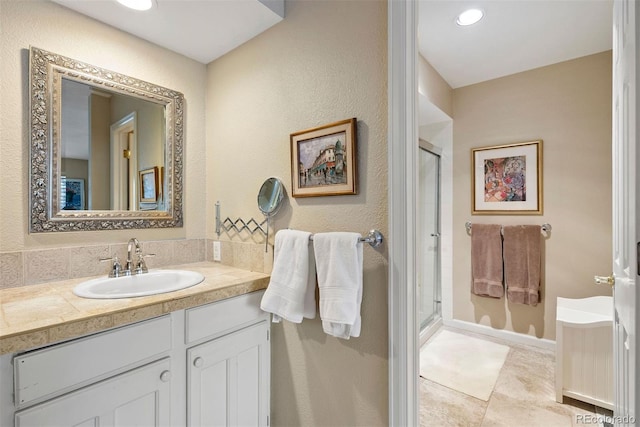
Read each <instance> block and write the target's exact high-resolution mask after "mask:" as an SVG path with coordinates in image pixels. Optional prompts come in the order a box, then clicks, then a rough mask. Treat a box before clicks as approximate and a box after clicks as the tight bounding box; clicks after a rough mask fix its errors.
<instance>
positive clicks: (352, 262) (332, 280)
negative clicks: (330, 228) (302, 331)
mask: <svg viewBox="0 0 640 427" xmlns="http://www.w3.org/2000/svg"><path fill="white" fill-rule="evenodd" d="M360 237H361V236H360V234H357V233H341V232H336V233H316V234H315V235H314V236H313V246H314V252H315V257H316V268H317V271H318V288H319V289H320V303H319V305H320V318H321V319H322V329H323V330H324V331H325V332H326V333H327V334H329V335H332V336H334V337H338V338H343V339H349V337H359V336H360V329H361V318H360V305H361V304H362V261H363V260H362V244H361V243H360V242H359V239H360Z"/></svg>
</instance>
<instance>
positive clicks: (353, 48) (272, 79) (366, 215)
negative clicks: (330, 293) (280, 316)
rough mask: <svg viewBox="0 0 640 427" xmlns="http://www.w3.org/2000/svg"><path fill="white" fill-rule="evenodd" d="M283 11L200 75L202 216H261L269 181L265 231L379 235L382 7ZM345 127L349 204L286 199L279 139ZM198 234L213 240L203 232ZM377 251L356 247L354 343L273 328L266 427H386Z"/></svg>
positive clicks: (383, 211) (310, 327) (383, 214)
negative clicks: (216, 208) (358, 309)
mask: <svg viewBox="0 0 640 427" xmlns="http://www.w3.org/2000/svg"><path fill="white" fill-rule="evenodd" d="M286 11H287V12H286V13H287V16H286V19H284V21H282V22H281V23H279V24H277V25H276V26H274V27H273V28H271V29H270V30H268V31H267V32H265V33H263V34H262V35H260V36H258V37H256V38H254V39H253V40H251V41H249V42H247V43H245V44H244V45H243V46H241V47H239V48H238V49H236V50H234V51H232V52H230V53H228V54H227V55H225V56H224V57H222V58H220V59H218V60H216V61H214V62H213V63H211V64H209V66H208V84H207V142H208V145H209V147H210V151H209V152H208V155H207V210H208V212H209V214H208V217H209V218H213V204H214V203H215V201H216V200H220V202H221V204H222V216H223V217H226V216H231V217H234V218H235V217H243V218H250V217H252V216H253V217H260V216H261V214H260V211H259V210H258V208H257V204H256V195H257V192H258V189H259V187H260V185H261V183H262V181H263V180H264V179H266V178H267V177H269V176H277V177H279V178H281V179H282V180H283V182H284V184H285V187H286V189H287V193H288V195H289V196H288V198H287V199H285V206H284V208H283V209H282V210H281V211H280V212H279V213H278V216H277V218H276V220H275V221H274V225H275V226H274V228H276V229H282V228H287V227H288V228H295V229H302V230H308V231H311V232H320V231H355V232H361V233H366V232H367V230H369V229H370V228H374V227H375V228H378V229H380V230H381V231H382V232H383V233H386V230H387V144H386V132H387V82H386V79H387V58H386V52H387V39H386V35H387V34H386V19H387V12H386V11H387V4H386V2H384V1H367V2H362V1H339V2H336V1H313V2H310V1H294V2H288V3H287V4H286ZM349 117H357V119H358V169H359V188H360V191H359V194H358V195H355V196H338V197H316V198H304V199H300V198H298V199H294V198H292V197H291V196H290V194H291V176H290V171H291V166H290V146H289V144H290V143H289V135H290V133H292V132H295V131H299V130H303V129H308V128H311V127H315V126H319V125H323V124H326V123H331V122H334V121H338V120H342V119H346V118H349ZM209 153H210V154H209ZM207 226H208V228H207V237H208V238H214V237H215V233H214V232H213V222H208V223H207ZM221 238H222V239H229V238H233V239H234V240H238V241H240V240H247V241H251V240H252V239H251V238H250V237H247V236H245V235H244V234H243V235H241V236H227V235H223V236H222V237H221ZM255 241H257V242H259V241H262V238H261V237H260V238H255ZM384 251H385V249H384V246H383V249H382V250H381V251H380V250H374V249H372V248H371V247H369V246H366V247H365V248H364V297H363V304H362V321H363V326H362V335H361V336H360V337H359V338H352V339H351V340H349V341H344V340H338V339H336V338H331V337H329V336H327V335H325V334H324V333H323V332H322V327H321V324H320V322H319V320H317V319H316V320H305V321H304V322H303V323H302V324H301V325H294V324H291V323H286V322H285V323H284V324H274V325H273V334H272V337H273V340H272V416H273V418H272V420H273V425H274V426H275V425H277V426H284V425H287V426H301V425H305V426H313V425H318V426H319V425H333V426H337V425H343V426H347V425H348V426H355V425H367V426H373V425H385V424H387V423H388V410H387V405H388V399H387V389H388V387H387V351H388V350H387V343H388V339H387V262H386V253H385V252H384Z"/></svg>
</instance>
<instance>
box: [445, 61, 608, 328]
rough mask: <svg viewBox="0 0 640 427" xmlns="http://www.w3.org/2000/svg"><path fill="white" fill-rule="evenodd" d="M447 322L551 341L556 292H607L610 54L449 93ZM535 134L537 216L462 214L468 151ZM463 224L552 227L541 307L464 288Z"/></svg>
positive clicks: (466, 248) (466, 201) (467, 207)
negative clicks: (599, 278) (539, 159)
mask: <svg viewBox="0 0 640 427" xmlns="http://www.w3.org/2000/svg"><path fill="white" fill-rule="evenodd" d="M453 137H454V170H453V177H454V178H453V179H454V188H453V191H454V209H453V211H454V220H453V224H454V228H453V234H454V280H453V287H454V288H453V317H454V319H459V320H464V321H469V322H476V323H479V324H483V325H490V326H492V327H494V328H497V329H506V330H510V331H515V332H520V333H524V334H529V335H534V336H537V337H543V338H548V339H555V311H556V298H557V297H558V296H562V297H568V298H584V297H588V296H594V295H610V294H611V291H610V289H608V288H607V287H596V286H595V285H594V284H593V276H594V275H595V274H600V275H606V274H608V272H610V271H611V196H610V194H611V52H604V53H600V54H596V55H592V56H587V57H584V58H579V59H576V60H572V61H568V62H563V63H560V64H556V65H551V66H548V67H543V68H539V69H536V70H532V71H527V72H523V73H519V74H515V75H512V76H508V77H504V78H500V79H496V80H492V81H489V82H485V83H480V84H476V85H472V86H467V87H464V88H460V89H456V90H454V126H453ZM536 139H542V140H544V143H543V159H544V163H543V164H544V169H543V180H544V182H543V188H544V193H543V197H544V215H543V216H473V217H472V216H471V193H470V192H471V175H470V174H471V165H470V156H471V154H470V153H471V148H472V147H484V146H492V145H499V144H507V143H513V142H523V141H531V140H536ZM466 221H472V222H478V223H500V224H542V223H545V222H548V223H550V224H551V225H552V226H553V231H552V233H551V236H550V237H549V238H548V239H547V240H546V241H545V243H544V248H545V249H544V252H545V254H544V260H545V261H546V262H545V263H544V267H543V277H544V279H543V281H544V283H543V288H542V303H541V304H539V305H538V306H537V307H529V306H523V305H513V304H510V303H507V302H506V301H505V299H500V300H494V299H489V298H482V297H477V296H472V295H471V294H470V291H469V289H470V280H471V268H470V265H471V261H470V243H471V240H470V237H469V236H468V235H467V234H466V232H465V228H464V223H465V222H466Z"/></svg>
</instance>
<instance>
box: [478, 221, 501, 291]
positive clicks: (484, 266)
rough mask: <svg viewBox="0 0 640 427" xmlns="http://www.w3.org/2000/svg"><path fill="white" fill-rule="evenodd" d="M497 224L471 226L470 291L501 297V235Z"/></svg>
mask: <svg viewBox="0 0 640 427" xmlns="http://www.w3.org/2000/svg"><path fill="white" fill-rule="evenodd" d="M501 228H502V227H501V226H500V225H497V224H473V225H472V226H471V277H472V286H471V292H473V293H474V294H476V295H479V296H483V297H491V298H502V296H503V295H504V288H503V286H502V235H501V233H500V230H501Z"/></svg>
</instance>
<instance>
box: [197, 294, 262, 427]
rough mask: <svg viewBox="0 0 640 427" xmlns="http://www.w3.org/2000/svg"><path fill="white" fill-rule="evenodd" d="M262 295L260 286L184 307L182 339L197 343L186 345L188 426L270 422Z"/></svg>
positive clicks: (258, 424) (257, 424) (256, 424)
mask: <svg viewBox="0 0 640 427" xmlns="http://www.w3.org/2000/svg"><path fill="white" fill-rule="evenodd" d="M261 298H262V292H260V293H254V294H249V295H247V296H246V297H245V298H234V299H231V300H228V301H221V302H217V303H213V304H209V305H206V306H202V307H197V308H194V309H191V310H187V316H186V320H187V322H186V323H187V325H186V326H187V327H186V330H187V340H188V342H189V343H201V344H197V345H193V346H190V347H189V349H188V351H187V425H188V426H189V427H199V426H267V425H268V424H269V394H270V381H269V379H270V375H269V372H270V364H271V358H270V345H269V315H268V314H266V313H264V312H262V311H261V310H260V299H261ZM213 319H216V320H215V321H213ZM233 325H236V326H235V327H234V326H233ZM238 325H241V329H239V330H238ZM234 328H235V330H236V331H235V332H232V333H229V331H231V330H233V329H234ZM211 337H215V338H211Z"/></svg>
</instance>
